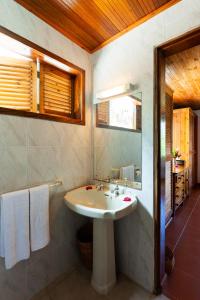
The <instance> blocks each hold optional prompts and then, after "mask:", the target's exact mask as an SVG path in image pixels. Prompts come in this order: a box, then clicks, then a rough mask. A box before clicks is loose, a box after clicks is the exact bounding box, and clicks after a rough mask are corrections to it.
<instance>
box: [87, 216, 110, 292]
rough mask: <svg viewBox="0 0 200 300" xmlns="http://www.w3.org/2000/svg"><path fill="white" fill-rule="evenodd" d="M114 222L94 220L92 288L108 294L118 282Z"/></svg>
mask: <svg viewBox="0 0 200 300" xmlns="http://www.w3.org/2000/svg"><path fill="white" fill-rule="evenodd" d="M113 225H114V224H113V220H111V219H94V220H93V274H92V286H93V287H94V289H95V290H96V291H97V292H98V293H100V294H107V293H108V292H109V291H110V290H111V289H112V287H113V286H114V284H115V282H116V270H115V247H114V230H113Z"/></svg>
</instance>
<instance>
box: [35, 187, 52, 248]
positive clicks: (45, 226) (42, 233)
mask: <svg viewBox="0 0 200 300" xmlns="http://www.w3.org/2000/svg"><path fill="white" fill-rule="evenodd" d="M30 235H31V250H32V251H35V250H38V249H41V248H43V247H45V246H46V245H47V244H48V243H49V240H50V234H49V187H48V185H46V184H45V185H40V186H38V187H34V188H31V189H30Z"/></svg>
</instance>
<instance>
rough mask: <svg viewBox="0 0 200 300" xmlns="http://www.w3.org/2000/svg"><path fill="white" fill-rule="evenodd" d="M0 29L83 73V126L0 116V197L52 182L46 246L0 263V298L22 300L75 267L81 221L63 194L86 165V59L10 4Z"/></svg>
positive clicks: (86, 171) (87, 170) (85, 176)
mask: <svg viewBox="0 0 200 300" xmlns="http://www.w3.org/2000/svg"><path fill="white" fill-rule="evenodd" d="M0 25H1V26H4V27H6V28H8V29H10V30H11V31H13V32H15V33H17V34H19V35H21V36H23V37H25V38H27V39H28V40H30V41H32V42H34V43H36V44H38V45H39V46H41V47H43V48H45V49H47V50H49V51H51V52H53V53H55V54H57V55H59V56H61V57H63V58H65V59H67V60H68V61H70V62H72V63H74V64H76V65H77V66H79V67H81V68H83V69H85V70H86V126H79V125H71V124H66V123H58V122H52V121H46V120H37V119H31V118H23V117H14V116H6V115H0V170H1V172H0V194H1V193H3V192H6V191H8V190H14V189H20V188H21V187H24V186H26V185H32V184H35V183H43V182H46V181H49V180H54V179H55V178H60V179H62V180H63V186H62V187H60V188H54V189H52V191H51V197H50V230H51V242H50V244H49V245H48V246H47V247H45V248H44V249H42V250H40V251H37V252H34V253H32V254H31V258H30V259H28V260H27V261H24V262H20V263H18V264H17V265H16V266H15V267H14V268H12V269H11V270H9V271H6V270H5V267H4V261H3V259H0V291H1V292H0V299H1V300H28V299H30V298H31V297H32V296H33V295H34V294H35V293H37V292H38V291H39V290H41V289H42V288H44V287H46V285H47V284H48V283H50V282H52V281H54V280H55V278H56V277H57V276H59V275H61V274H63V273H64V272H67V273H69V272H71V271H72V270H73V268H75V266H76V264H77V262H78V251H77V244H76V231H77V228H78V227H80V225H81V224H82V222H83V221H85V218H81V217H80V216H78V215H77V214H75V213H73V212H72V211H70V210H69V209H68V208H67V207H66V205H65V204H64V201H63V195H64V193H65V191H67V190H69V189H73V188H75V187H78V186H81V185H84V184H87V183H88V181H89V180H90V179H91V177H92V165H91V62H90V55H89V54H88V53H87V52H85V51H84V50H82V49H81V48H80V47H78V46H76V45H75V44H74V43H72V42H71V41H69V40H68V39H66V38H65V37H64V36H63V35H61V34H59V33H58V32H57V31H56V30H54V29H53V28H52V27H50V26H48V25H47V24H46V23H44V22H43V21H42V20H40V19H38V18H37V17H36V16H34V15H32V14H31V13H30V12H28V11H27V10H25V9H24V8H23V7H22V6H20V5H18V4H17V3H16V2H15V1H13V0H0Z"/></svg>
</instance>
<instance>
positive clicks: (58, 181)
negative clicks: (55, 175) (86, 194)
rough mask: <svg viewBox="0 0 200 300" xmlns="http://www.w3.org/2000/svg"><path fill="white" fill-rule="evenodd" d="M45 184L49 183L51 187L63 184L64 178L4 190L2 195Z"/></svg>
mask: <svg viewBox="0 0 200 300" xmlns="http://www.w3.org/2000/svg"><path fill="white" fill-rule="evenodd" d="M43 184H48V186H49V188H52V187H55V186H60V185H62V180H55V181H53V182H44V183H41V184H35V185H32V186H25V187H22V188H20V189H17V190H13V191H6V192H4V193H1V195H3V194H6V193H12V192H17V191H19V190H26V189H31V188H33V187H37V186H40V185H43Z"/></svg>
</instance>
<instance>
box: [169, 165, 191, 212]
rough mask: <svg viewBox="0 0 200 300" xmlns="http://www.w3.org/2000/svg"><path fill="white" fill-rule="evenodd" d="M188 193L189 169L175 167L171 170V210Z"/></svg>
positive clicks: (177, 205) (174, 209)
mask: <svg viewBox="0 0 200 300" xmlns="http://www.w3.org/2000/svg"><path fill="white" fill-rule="evenodd" d="M188 195H189V169H188V168H184V167H179V168H175V170H174V172H173V212H174V213H175V211H176V209H177V208H178V207H179V206H180V205H181V204H182V203H183V202H184V200H185V199H186V198H187V196H188Z"/></svg>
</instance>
